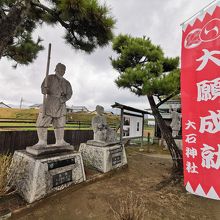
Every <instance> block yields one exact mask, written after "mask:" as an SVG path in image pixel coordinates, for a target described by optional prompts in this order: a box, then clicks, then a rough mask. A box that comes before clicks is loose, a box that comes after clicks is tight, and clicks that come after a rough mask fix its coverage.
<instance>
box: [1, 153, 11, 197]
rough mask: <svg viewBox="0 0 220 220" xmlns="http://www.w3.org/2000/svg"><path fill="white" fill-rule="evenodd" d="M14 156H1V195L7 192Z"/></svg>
mask: <svg viewBox="0 0 220 220" xmlns="http://www.w3.org/2000/svg"><path fill="white" fill-rule="evenodd" d="M11 161H12V155H10V154H0V195H2V194H4V193H5V192H6V190H7V185H8V176H9V172H10V165H11Z"/></svg>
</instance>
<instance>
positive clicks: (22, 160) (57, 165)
mask: <svg viewBox="0 0 220 220" xmlns="http://www.w3.org/2000/svg"><path fill="white" fill-rule="evenodd" d="M11 172H12V173H13V176H14V178H13V182H12V185H14V186H15V187H16V189H17V190H18V192H19V193H20V195H21V196H22V197H23V198H24V199H25V200H26V201H27V202H28V203H32V202H34V201H36V200H39V199H41V198H43V197H45V196H46V195H47V194H49V193H51V192H54V191H58V190H62V189H64V188H66V187H68V186H70V185H71V184H77V183H81V182H83V181H85V180H86V177H85V172H84V166H83V161H82V156H81V153H78V152H75V151H69V152H63V153H59V154H53V155H45V156H43V155H42V156H35V155H32V154H30V153H28V152H26V151H25V150H22V151H15V153H14V156H13V163H12V167H11Z"/></svg>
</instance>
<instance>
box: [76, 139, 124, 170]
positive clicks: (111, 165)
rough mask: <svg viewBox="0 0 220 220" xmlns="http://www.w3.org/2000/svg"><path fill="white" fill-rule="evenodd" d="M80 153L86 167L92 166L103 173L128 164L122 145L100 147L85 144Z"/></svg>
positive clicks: (82, 145)
mask: <svg viewBox="0 0 220 220" xmlns="http://www.w3.org/2000/svg"><path fill="white" fill-rule="evenodd" d="M79 152H81V153H82V158H83V162H84V165H85V166H86V165H90V166H92V167H94V168H96V169H97V170H99V171H101V172H103V173H106V172H109V171H111V170H113V169H116V168H118V167H121V166H124V165H125V164H127V157H126V152H125V148H124V146H123V145H120V144H116V145H113V146H105V147H100V146H94V145H90V144H88V143H87V144H85V143H83V144H81V145H80V148H79Z"/></svg>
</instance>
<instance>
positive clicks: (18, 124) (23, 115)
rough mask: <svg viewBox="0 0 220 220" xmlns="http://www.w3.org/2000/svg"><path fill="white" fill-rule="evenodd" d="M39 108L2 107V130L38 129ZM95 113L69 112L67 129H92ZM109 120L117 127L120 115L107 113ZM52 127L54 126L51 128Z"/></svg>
mask: <svg viewBox="0 0 220 220" xmlns="http://www.w3.org/2000/svg"><path fill="white" fill-rule="evenodd" d="M38 112H39V110H38V109H8V108H0V130H36V124H35V121H36V119H37V116H38ZM94 115H95V113H88V112H79V113H78V112H77V113H69V114H67V121H68V122H69V123H67V124H66V126H65V129H68V130H76V129H80V130H82V129H92V128H91V121H92V117H93V116H94ZM106 118H107V122H108V123H109V124H110V125H112V126H113V127H116V126H117V125H119V116H115V115H106ZM50 129H52V128H50Z"/></svg>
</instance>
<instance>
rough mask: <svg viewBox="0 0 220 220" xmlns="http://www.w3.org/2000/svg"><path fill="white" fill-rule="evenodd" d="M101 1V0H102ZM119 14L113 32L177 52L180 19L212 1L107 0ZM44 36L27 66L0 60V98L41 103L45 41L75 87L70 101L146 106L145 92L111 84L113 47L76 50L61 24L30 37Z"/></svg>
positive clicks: (53, 62)
mask: <svg viewBox="0 0 220 220" xmlns="http://www.w3.org/2000/svg"><path fill="white" fill-rule="evenodd" d="M102 2H104V1H102ZM106 2H107V5H110V7H111V8H112V14H113V15H114V17H115V18H116V19H117V23H116V28H115V34H118V33H124V34H127V33H128V34H131V35H132V36H139V37H142V36H143V35H146V36H147V37H150V38H151V39H152V42H153V43H155V44H160V45H161V46H162V48H163V49H164V50H165V54H167V55H169V56H180V46H181V27H180V23H182V22H183V21H184V20H186V19H187V18H188V17H190V16H191V15H193V14H194V13H195V12H197V11H198V10H199V9H201V8H202V7H203V6H204V5H206V4H208V3H209V2H210V0H203V1H200V0H194V1H189V0H178V1H176V0H167V1H163V0H154V1H151V0H138V1H135V0H127V1H124V0H112V1H106ZM38 35H39V36H41V38H43V39H44V41H43V44H44V46H45V50H44V51H42V52H40V53H39V55H38V58H37V60H36V61H35V62H34V63H33V64H31V65H29V66H18V68H17V69H13V68H11V65H12V64H13V63H10V62H9V61H8V60H6V59H2V60H1V62H0V82H1V84H0V85H1V90H0V91H1V93H0V101H1V100H3V101H5V102H6V103H12V104H16V103H17V104H19V101H20V98H21V97H23V98H24V103H25V104H29V105H31V104H34V103H40V102H42V95H41V94H40V85H41V82H42V80H43V78H44V76H45V71H46V59H47V46H48V44H49V42H51V43H52V56H51V68H50V70H51V71H50V72H51V73H53V70H54V68H55V65H56V64H57V63H58V62H62V63H64V64H65V65H66V67H67V71H66V75H65V77H66V78H67V79H68V80H69V81H70V82H71V84H72V87H73V92H74V93H73V97H72V98H71V100H70V101H69V102H68V104H69V105H84V106H86V107H88V108H89V109H94V108H95V106H96V104H101V105H103V106H104V107H105V108H106V109H109V108H110V106H111V105H112V104H113V103H114V102H115V101H117V102H121V103H123V104H125V105H132V106H134V107H136V108H141V109H144V108H148V107H149V105H148V103H147V99H146V97H137V96H135V95H134V94H132V93H130V91H128V90H123V89H118V88H117V87H116V85H115V83H114V80H115V79H116V78H117V76H118V73H117V72H116V71H115V70H113V68H112V67H111V63H110V60H109V57H110V56H112V55H113V52H112V50H111V46H109V47H106V48H100V49H97V50H96V51H95V52H94V53H93V54H90V55H88V54H85V53H84V52H80V51H76V50H73V48H71V46H69V45H67V44H66V43H65V40H64V39H63V36H64V30H63V28H62V27H60V26H55V27H54V26H53V27H51V26H45V25H43V26H42V27H39V28H38V29H37V31H36V32H35V34H34V37H35V38H37V36H38Z"/></svg>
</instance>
